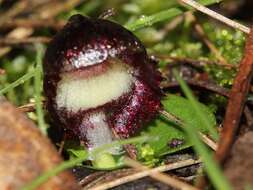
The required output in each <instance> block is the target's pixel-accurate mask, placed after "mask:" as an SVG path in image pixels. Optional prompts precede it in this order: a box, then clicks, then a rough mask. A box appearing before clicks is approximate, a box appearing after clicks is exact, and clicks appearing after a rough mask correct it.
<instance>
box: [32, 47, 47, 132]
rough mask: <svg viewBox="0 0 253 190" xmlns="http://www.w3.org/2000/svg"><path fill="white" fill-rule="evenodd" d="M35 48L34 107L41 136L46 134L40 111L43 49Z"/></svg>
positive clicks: (42, 115)
mask: <svg viewBox="0 0 253 190" xmlns="http://www.w3.org/2000/svg"><path fill="white" fill-rule="evenodd" d="M36 48H37V55H36V62H37V65H36V69H35V71H36V72H35V76H34V84H35V107H36V114H37V118H38V127H39V129H40V130H41V132H42V133H43V134H45V135H46V134H47V126H46V123H45V120H44V113H43V109H42V100H41V93H42V52H43V47H42V46H41V45H38V46H36Z"/></svg>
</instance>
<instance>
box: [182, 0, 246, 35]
mask: <svg viewBox="0 0 253 190" xmlns="http://www.w3.org/2000/svg"><path fill="white" fill-rule="evenodd" d="M179 1H181V2H183V3H185V4H187V5H189V6H191V7H193V8H195V9H197V10H198V11H200V12H202V13H205V14H207V15H209V16H210V17H213V18H215V19H216V20H219V21H221V22H223V23H225V24H227V25H228V26H231V27H233V28H235V29H238V30H241V31H242V32H244V33H246V34H249V32H250V28H248V27H246V26H244V25H242V24H240V23H238V22H235V21H233V20H231V19H229V18H227V17H225V16H223V15H221V14H219V13H217V12H215V11H213V10H211V9H208V8H207V7H205V6H203V5H201V4H200V3H198V2H196V1H194V0H179Z"/></svg>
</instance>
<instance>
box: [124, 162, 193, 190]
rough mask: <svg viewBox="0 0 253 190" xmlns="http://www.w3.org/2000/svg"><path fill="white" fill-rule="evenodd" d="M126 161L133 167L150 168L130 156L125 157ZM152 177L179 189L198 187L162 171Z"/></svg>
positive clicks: (144, 169) (191, 189) (143, 169)
mask: <svg viewBox="0 0 253 190" xmlns="http://www.w3.org/2000/svg"><path fill="white" fill-rule="evenodd" d="M125 163H126V165H128V166H130V167H132V168H136V169H138V170H142V171H147V170H149V168H148V167H146V166H143V165H142V164H141V163H139V162H137V161H135V160H132V159H130V158H125ZM150 177H152V178H153V179H156V180H158V181H160V182H163V183H165V184H167V185H169V186H171V187H175V188H177V189H189V190H197V188H196V187H194V186H192V185H190V184H188V183H186V182H184V181H181V180H180V179H178V178H176V177H175V176H174V177H172V176H169V175H166V174H164V173H161V172H157V173H153V174H150Z"/></svg>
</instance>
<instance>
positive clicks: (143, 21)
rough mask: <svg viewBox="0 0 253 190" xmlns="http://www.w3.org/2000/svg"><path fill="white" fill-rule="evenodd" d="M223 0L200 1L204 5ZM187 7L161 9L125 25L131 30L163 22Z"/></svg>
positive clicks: (181, 12) (182, 11)
mask: <svg viewBox="0 0 253 190" xmlns="http://www.w3.org/2000/svg"><path fill="white" fill-rule="evenodd" d="M220 1H221V0H200V1H199V3H201V4H202V5H211V4H214V3H218V2H220ZM186 10H187V9H185V8H184V7H177V8H170V9H168V10H165V11H161V12H159V13H155V14H153V15H150V16H141V17H140V18H139V19H137V20H136V21H134V22H132V23H129V24H126V25H125V27H126V28H127V29H129V30H131V31H135V30H138V29H141V28H144V27H147V26H151V25H153V24H154V23H157V22H161V21H164V20H170V19H172V18H174V17H176V16H179V15H181V14H183V13H184V12H185V11H186ZM188 10H192V8H190V7H189V8H188Z"/></svg>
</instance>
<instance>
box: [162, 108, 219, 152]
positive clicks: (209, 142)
mask: <svg viewBox="0 0 253 190" xmlns="http://www.w3.org/2000/svg"><path fill="white" fill-rule="evenodd" d="M159 113H160V114H162V115H163V116H164V117H166V118H167V119H168V120H170V121H173V122H175V123H176V124H178V125H179V126H182V127H187V126H186V125H185V123H183V122H182V121H181V120H180V119H179V118H177V117H176V116H175V115H173V114H171V113H168V112H167V111H165V110H161V111H159ZM199 135H200V138H201V140H202V141H203V142H204V143H205V144H206V145H208V146H209V147H210V148H211V149H213V150H216V149H217V144H216V143H215V142H214V141H213V140H212V139H210V138H209V137H208V136H206V135H205V134H203V133H201V132H199Z"/></svg>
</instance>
